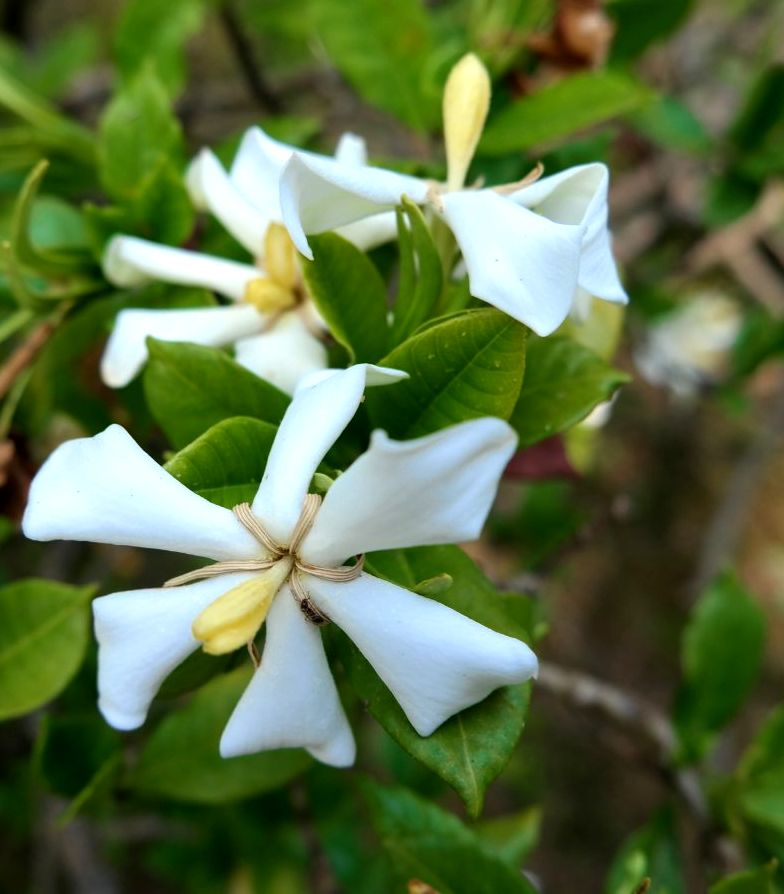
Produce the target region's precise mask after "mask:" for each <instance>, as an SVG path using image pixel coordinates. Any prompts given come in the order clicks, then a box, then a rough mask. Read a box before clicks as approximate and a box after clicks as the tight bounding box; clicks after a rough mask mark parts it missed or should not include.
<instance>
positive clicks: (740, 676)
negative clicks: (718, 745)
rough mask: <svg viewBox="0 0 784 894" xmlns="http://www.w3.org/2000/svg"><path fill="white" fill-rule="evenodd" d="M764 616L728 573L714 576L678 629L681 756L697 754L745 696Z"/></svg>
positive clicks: (677, 706)
mask: <svg viewBox="0 0 784 894" xmlns="http://www.w3.org/2000/svg"><path fill="white" fill-rule="evenodd" d="M764 640H765V618H764V615H763V613H762V610H761V609H760V608H759V607H758V606H757V605H756V603H755V602H754V601H753V599H751V598H750V597H749V595H748V594H747V593H746V591H745V590H744V589H743V587H742V586H741V585H740V583H739V582H738V581H737V580H736V579H735V578H734V577H733V576H732V575H729V574H727V575H724V576H723V577H721V578H719V579H718V580H717V581H715V582H714V583H713V584H712V585H711V586H710V587H709V588H708V589H707V590H706V592H705V593H704V594H703V595H702V596H701V598H700V600H699V602H698V603H697V605H696V606H695V609H694V611H693V613H692V617H691V619H690V621H689V625H688V626H687V628H686V630H685V631H684V634H683V642H682V664H683V678H684V679H683V683H682V684H681V687H680V689H679V691H678V695H677V699H676V703H675V724H676V727H677V730H678V734H679V737H680V740H681V748H682V750H683V755H682V757H683V758H684V759H686V760H692V761H694V760H699V759H700V758H701V757H702V756H703V754H704V753H705V751H706V750H707V748H708V747H709V745H710V743H711V739H712V736H713V734H714V733H716V732H718V731H719V730H720V729H721V728H722V727H723V726H724V725H725V724H727V723H728V722H729V721H730V720H731V719H732V717H733V716H734V715H735V714H736V712H737V711H738V709H739V708H740V706H741V705H742V704H743V702H744V701H745V699H746V697H747V695H748V694H749V691H750V689H751V687H752V686H753V684H754V681H755V680H756V678H757V674H758V673H759V669H760V666H761V663H762V650H763V645H764Z"/></svg>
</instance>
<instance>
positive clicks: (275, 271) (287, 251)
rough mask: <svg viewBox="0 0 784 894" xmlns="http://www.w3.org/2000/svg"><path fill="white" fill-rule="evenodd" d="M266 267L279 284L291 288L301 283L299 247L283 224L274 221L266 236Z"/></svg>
mask: <svg viewBox="0 0 784 894" xmlns="http://www.w3.org/2000/svg"><path fill="white" fill-rule="evenodd" d="M264 269H265V270H266V271H267V273H268V274H269V276H270V279H274V280H275V282H277V283H278V284H279V285H281V286H284V287H285V288H288V289H290V290H292V291H293V290H294V289H296V287H297V286H298V285H299V279H300V275H299V261H298V260H297V249H296V247H295V245H294V243H293V242H292V241H291V236H289V234H288V231H287V230H286V228H285V227H284V226H283V224H279V223H272V224H270V225H269V226H268V227H267V233H266V235H265V236H264Z"/></svg>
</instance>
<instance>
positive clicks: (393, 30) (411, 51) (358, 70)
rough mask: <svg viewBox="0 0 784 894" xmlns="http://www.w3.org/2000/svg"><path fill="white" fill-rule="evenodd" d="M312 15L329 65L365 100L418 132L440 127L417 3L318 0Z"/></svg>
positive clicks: (423, 17) (427, 38)
mask: <svg viewBox="0 0 784 894" xmlns="http://www.w3.org/2000/svg"><path fill="white" fill-rule="evenodd" d="M314 12H315V15H316V29H317V33H318V36H319V37H320V38H321V40H323V41H324V45H325V46H326V48H327V52H328V53H329V56H330V58H331V60H332V62H333V63H334V64H335V66H336V67H337V68H338V69H339V71H340V72H341V73H342V74H344V75H345V76H346V78H347V79H348V80H349V81H350V82H351V85H352V86H353V87H354V89H355V90H357V92H358V93H359V94H360V95H361V96H362V97H363V98H364V99H366V100H368V101H369V102H371V103H373V104H374V105H376V106H378V107H379V108H381V109H384V110H385V111H387V112H390V113H391V114H392V115H396V116H397V117H398V118H400V119H401V120H402V121H404V122H405V123H406V124H409V125H411V127H415V128H417V129H418V130H427V129H431V128H433V127H434V126H435V125H436V124H437V123H438V121H439V117H440V94H439V90H438V88H437V87H436V84H435V82H434V79H433V78H432V69H431V68H430V66H431V64H432V63H431V59H432V54H433V50H434V44H433V37H432V33H431V27H430V22H429V21H428V17H427V13H426V12H425V9H424V7H423V5H422V3H421V2H420V0H400V2H397V3H395V4H394V5H393V6H391V5H390V4H388V3H386V2H385V0H357V2H354V3H333V2H331V0H317V2H316V3H315V4H314Z"/></svg>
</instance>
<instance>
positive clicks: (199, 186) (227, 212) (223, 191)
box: [186, 149, 277, 258]
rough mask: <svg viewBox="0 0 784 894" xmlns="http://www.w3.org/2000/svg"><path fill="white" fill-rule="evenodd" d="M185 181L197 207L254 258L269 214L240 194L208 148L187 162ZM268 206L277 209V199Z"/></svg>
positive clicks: (262, 240)
mask: <svg viewBox="0 0 784 894" xmlns="http://www.w3.org/2000/svg"><path fill="white" fill-rule="evenodd" d="M186 183H187V185H188V191H189V192H190V194H191V198H192V200H193V203H194V204H195V205H196V206H197V207H200V208H202V209H205V210H208V211H210V212H212V214H213V215H214V216H215V217H216V218H217V219H218V220H219V221H220V222H221V223H222V224H223V226H224V227H225V228H226V229H227V230H228V231H229V233H231V235H232V236H234V238H235V239H236V240H237V242H239V243H240V245H243V246H245V248H247V250H248V251H249V252H250V253H251V255H252V256H253V257H254V258H255V257H258V256H259V255H260V254H261V253H262V247H263V245H264V234H265V233H266V232H267V227H268V226H269V224H270V222H271V218H270V217H269V215H268V214H265V213H264V209H263V208H259V207H257V206H256V205H255V204H253V203H252V202H251V201H249V198H248V197H246V196H244V195H243V193H242V192H241V191H240V190H239V189H238V188H237V186H236V185H235V184H234V182H232V180H231V178H230V177H229V175H228V174H227V173H226V171H225V170H224V169H223V165H222V164H221V163H220V162H219V161H218V159H217V157H216V156H215V155H214V153H212V152H210V150H209V149H202V150H201V152H200V153H199V154H198V155H197V156H196V158H195V159H194V160H193V161H192V162H191V164H190V167H189V168H188V172H187V174H186ZM270 210H271V211H274V212H277V203H276V204H275V206H274V207H273V208H272V209H270Z"/></svg>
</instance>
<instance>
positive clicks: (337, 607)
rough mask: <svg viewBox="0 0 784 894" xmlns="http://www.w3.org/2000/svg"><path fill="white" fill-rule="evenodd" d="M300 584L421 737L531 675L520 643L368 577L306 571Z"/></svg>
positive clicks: (530, 656) (532, 663) (529, 656)
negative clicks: (337, 578) (344, 578)
mask: <svg viewBox="0 0 784 894" xmlns="http://www.w3.org/2000/svg"><path fill="white" fill-rule="evenodd" d="M306 589H307V590H308V591H309V592H310V594H311V595H312V596H313V597H315V599H314V601H315V603H316V605H317V607H318V608H319V609H320V610H321V611H323V612H325V613H326V614H327V615H328V616H329V617H330V618H331V619H332V620H333V621H334V622H335V623H336V624H337V625H338V627H341V628H342V629H343V630H345V632H346V633H347V634H348V635H349V636H350V637H351V639H352V640H353V641H354V643H356V645H357V647H358V648H359V650H360V651H361V652H362V654H363V655H364V656H365V658H367V660H368V661H369V662H370V663H371V664H372V665H373V667H374V668H375V671H376V673H377V674H378V675H379V677H381V679H382V680H383V681H384V683H386V685H387V686H388V687H389V689H390V691H391V692H392V695H394V697H395V698H396V699H397V701H398V703H399V704H400V707H401V708H402V709H403V711H404V712H405V714H406V717H408V719H409V720H410V721H411V725H412V726H413V727H414V729H415V730H416V731H417V732H418V733H419V735H420V736H429V735H430V734H431V733H432V732H433V731H434V730H436V729H438V727H439V726H440V725H441V724H442V723H443V722H444V721H445V720H447V719H448V718H450V717H451V716H452V715H453V714H457V712H458V711H462V710H463V708H468V707H470V706H471V705H474V704H476V703H477V702H480V701H482V699H484V698H485V697H486V696H488V695H489V694H490V693H491V692H493V691H494V690H495V689H498V687H499V686H507V685H510V684H512V683H522V682H523V681H525V680H528V679H530V678H531V677H534V676H536V673H537V661H536V656H535V655H534V653H533V652H532V651H531V650H530V649H529V648H528V646H527V645H526V644H525V643H523V642H521V641H520V640H518V639H514V638H512V637H511V636H505V635H504V634H502V633H497V632H496V631H494V630H490V629H489V628H488V627H483V626H482V625H481V624H478V623H477V622H476V621H472V620H471V619H470V618H466V617H465V615H461V614H459V613H458V612H456V611H454V610H453V609H451V608H448V607H447V606H445V605H442V604H441V603H440V602H436V601H435V600H433V599H427V598H425V597H424V596H418V595H417V594H416V593H411V592H409V591H408V590H404V589H403V588H402V587H398V586H395V584H391V583H388V582H387V581H382V580H379V578H377V577H373V576H372V575H369V574H362V575H361V576H360V577H359V579H358V580H355V581H351V583H333V582H331V581H325V580H321V579H319V578H315V577H313V576H310V575H309V576H307V578H306Z"/></svg>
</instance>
